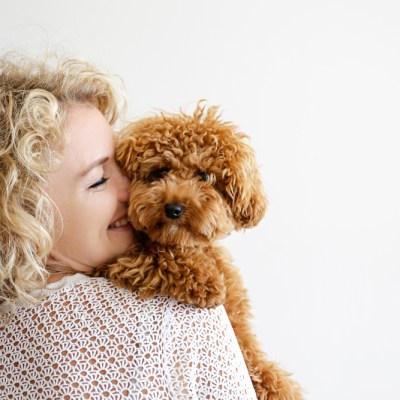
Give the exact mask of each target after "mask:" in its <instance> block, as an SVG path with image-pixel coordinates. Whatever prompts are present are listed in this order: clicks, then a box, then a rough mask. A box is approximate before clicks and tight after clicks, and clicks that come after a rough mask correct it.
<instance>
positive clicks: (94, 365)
mask: <svg viewBox="0 0 400 400" xmlns="http://www.w3.org/2000/svg"><path fill="white" fill-rule="evenodd" d="M77 275H78V274H77ZM74 279H75V282H73V284H69V285H68V284H67V285H65V286H64V287H63V288H61V289H59V290H56V291H55V293H54V292H53V293H52V292H51V290H50V291H47V293H46V294H47V295H48V297H46V298H45V299H43V300H42V301H41V303H40V304H39V305H37V306H31V307H23V306H19V307H18V308H17V312H16V313H15V315H14V317H13V319H12V321H11V322H10V323H9V324H7V325H6V326H4V327H1V328H0V398H1V399H51V400H54V399H63V400H68V399H70V400H72V399H104V398H105V399H140V400H155V399H160V400H166V399H210V400H217V399H218V400H221V399H227V400H228V399H233V400H234V399H237V400H239V399H240V400H246V399H253V400H254V399H256V396H255V393H254V389H253V387H252V384H251V381H250V378H249V375H248V372H247V369H246V366H245V364H244V361H243V357H242V354H241V352H240V349H239V346H238V343H237V341H236V338H235V336H234V333H233V330H232V327H231V325H230V323H229V320H228V318H227V315H226V313H225V310H224V308H223V307H217V308H215V309H200V308H195V307H193V306H189V305H185V304H179V303H177V302H176V301H174V300H173V299H170V298H167V297H156V298H154V299H150V300H141V299H139V298H138V297H137V294H136V293H132V292H130V291H128V290H125V289H121V288H117V287H115V286H113V285H112V284H111V283H110V282H108V281H107V280H105V279H103V278H90V279H89V278H86V277H82V279H81V281H78V282H76V276H75V278H74Z"/></svg>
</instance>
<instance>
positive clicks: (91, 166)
mask: <svg viewBox="0 0 400 400" xmlns="http://www.w3.org/2000/svg"><path fill="white" fill-rule="evenodd" d="M109 159H110V157H108V156H105V157H100V158H98V159H96V160H94V161H93V162H91V163H90V164H89V165H88V166H87V167H86V168H85V169H84V170H82V171H81V172H79V176H80V177H81V178H83V177H84V176H86V175H87V174H88V173H89V172H90V171H91V170H92V169H94V168H96V167H98V166H100V165H103V164H105V163H106V162H107V161H108V160H109Z"/></svg>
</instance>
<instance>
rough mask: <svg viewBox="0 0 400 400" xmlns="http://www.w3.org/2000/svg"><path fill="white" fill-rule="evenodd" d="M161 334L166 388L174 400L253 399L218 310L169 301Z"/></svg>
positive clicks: (230, 331)
mask: <svg viewBox="0 0 400 400" xmlns="http://www.w3.org/2000/svg"><path fill="white" fill-rule="evenodd" d="M162 332H164V335H165V339H164V343H165V346H164V353H163V358H164V362H165V366H166V367H167V373H166V375H167V381H168V387H169V388H170V390H171V392H172V393H173V398H174V399H213V400H217V399H226V400H228V399H229V400H250V399H251V400H255V399H256V394H255V391H254V388H253V385H252V382H251V380H250V377H249V373H248V371H247V367H246V365H245V363H244V359H243V356H242V353H241V350H240V347H239V344H238V342H237V340H236V337H235V334H234V332H233V329H232V326H231V324H230V321H229V319H228V316H227V314H226V312H225V309H224V308H223V306H219V307H217V308H214V309H200V308H195V307H192V306H187V305H182V304H178V303H172V305H171V307H170V308H169V309H168V311H167V313H166V315H165V316H164V329H162Z"/></svg>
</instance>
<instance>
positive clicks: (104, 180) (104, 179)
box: [89, 176, 110, 189]
mask: <svg viewBox="0 0 400 400" xmlns="http://www.w3.org/2000/svg"><path fill="white" fill-rule="evenodd" d="M109 179H110V178H106V177H105V176H103V177H102V178H101V179H99V180H98V181H97V182H95V183H93V185H91V186H89V189H96V188H97V187H99V186H101V185H104V184H105V183H106V182H107V181H108V180H109Z"/></svg>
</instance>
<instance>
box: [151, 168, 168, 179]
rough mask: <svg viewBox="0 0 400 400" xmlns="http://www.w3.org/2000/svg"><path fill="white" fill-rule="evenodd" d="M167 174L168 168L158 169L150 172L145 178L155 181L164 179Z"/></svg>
mask: <svg viewBox="0 0 400 400" xmlns="http://www.w3.org/2000/svg"><path fill="white" fill-rule="evenodd" d="M168 172H169V168H159V169H155V170H154V171H151V172H150V174H149V175H148V176H147V177H148V179H149V180H151V181H156V180H158V179H162V178H164V176H165V175H167V173H168Z"/></svg>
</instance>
